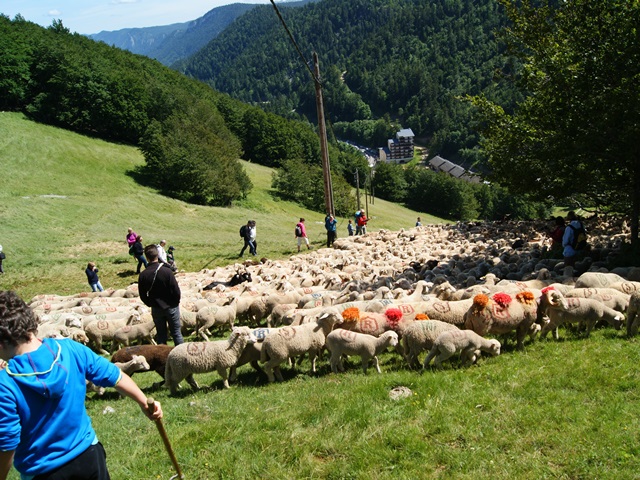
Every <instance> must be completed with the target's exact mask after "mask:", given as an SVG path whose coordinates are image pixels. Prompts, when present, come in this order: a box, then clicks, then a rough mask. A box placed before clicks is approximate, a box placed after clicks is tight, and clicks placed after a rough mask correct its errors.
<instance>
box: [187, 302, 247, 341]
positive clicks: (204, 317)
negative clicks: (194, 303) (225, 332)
mask: <svg viewBox="0 0 640 480" xmlns="http://www.w3.org/2000/svg"><path fill="white" fill-rule="evenodd" d="M236 307H237V297H234V298H233V299H232V300H231V302H229V305H227V306H224V307H215V306H212V307H205V308H202V309H200V310H198V313H197V314H196V334H198V335H200V336H201V337H202V338H204V339H205V340H206V341H209V337H208V336H207V335H206V334H205V333H204V331H205V330H207V329H209V328H211V327H215V326H216V325H224V324H229V325H230V326H231V328H232V329H233V324H234V323H235V321H236Z"/></svg>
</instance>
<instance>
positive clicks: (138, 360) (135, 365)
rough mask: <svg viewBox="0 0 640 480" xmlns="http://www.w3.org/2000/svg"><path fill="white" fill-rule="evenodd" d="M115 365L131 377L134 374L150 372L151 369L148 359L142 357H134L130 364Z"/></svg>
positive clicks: (119, 363) (117, 363)
mask: <svg viewBox="0 0 640 480" xmlns="http://www.w3.org/2000/svg"><path fill="white" fill-rule="evenodd" d="M113 364H114V365H115V366H116V367H118V368H119V369H120V370H122V371H123V372H124V373H126V374H127V375H129V376H131V375H132V374H133V373H134V372H148V371H149V370H150V368H151V367H150V366H149V363H148V362H147V359H146V358H145V357H143V356H142V355H134V356H133V357H132V358H131V360H129V361H128V362H114V363H113Z"/></svg>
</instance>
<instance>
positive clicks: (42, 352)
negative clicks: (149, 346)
mask: <svg viewBox="0 0 640 480" xmlns="http://www.w3.org/2000/svg"><path fill="white" fill-rule="evenodd" d="M120 377H121V372H120V369H119V368H118V367H117V366H115V365H114V364H112V363H110V362H109V361H108V360H106V359H104V358H102V357H100V356H98V355H96V354H95V353H94V352H93V351H91V350H90V349H89V348H87V347H85V346H84V345H82V344H80V343H77V342H75V341H73V340H67V339H64V340H60V339H55V340H54V339H51V338H46V339H44V341H43V343H42V345H41V346H40V348H38V349H37V350H36V351H34V352H31V353H27V354H23V355H18V356H16V357H13V358H12V359H10V360H9V362H8V364H7V368H6V369H4V370H2V371H0V450H1V451H11V450H15V456H14V462H13V463H14V466H15V468H16V470H18V471H19V472H20V473H21V474H22V475H23V476H31V475H40V474H42V473H46V472H49V471H52V470H54V469H56V468H58V467H60V466H61V465H64V464H65V463H67V462H69V461H70V460H73V459H74V458H76V457H77V456H78V455H80V454H81V453H83V452H84V451H85V450H86V449H87V448H89V447H90V446H91V445H92V444H93V443H95V441H96V433H95V431H94V430H93V427H92V426H91V419H90V418H89V415H87V411H86V410H85V405H84V401H85V394H86V385H85V379H87V380H90V381H91V382H93V383H94V384H96V385H98V386H101V387H113V386H115V385H116V384H117V383H118V381H119V380H120Z"/></svg>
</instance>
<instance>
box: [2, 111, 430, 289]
mask: <svg viewBox="0 0 640 480" xmlns="http://www.w3.org/2000/svg"><path fill="white" fill-rule="evenodd" d="M0 159H1V162H0V164H1V165H2V188H1V189H0V205H2V208H1V209H0V245H2V246H3V248H4V251H5V253H6V255H7V259H6V260H5V263H4V267H5V271H6V274H5V275H4V276H0V288H3V289H12V290H16V291H17V292H18V293H20V294H21V295H22V296H23V297H24V298H27V299H29V298H31V297H33V296H34V295H36V294H39V293H57V294H71V293H76V292H80V291H84V290H87V289H89V286H88V285H87V282H86V276H85V274H84V269H85V268H86V265H87V262H89V261H94V262H96V263H97V265H98V268H99V270H100V281H101V283H102V285H103V286H105V288H107V287H113V288H120V287H124V286H126V285H129V284H130V283H132V282H134V281H136V280H137V276H136V275H135V266H136V265H135V264H134V262H133V257H130V256H129V255H128V254H127V247H126V243H125V234H126V232H127V227H132V228H133V229H134V230H135V231H136V232H137V233H138V234H140V235H142V237H143V243H145V244H146V243H158V242H159V241H160V240H161V239H166V240H167V242H168V244H169V245H173V246H175V247H176V252H175V255H176V261H177V263H178V265H179V267H180V268H181V269H182V270H186V271H199V270H201V269H203V268H213V267H215V266H219V265H227V264H229V263H232V262H234V261H236V260H237V256H238V253H239V252H240V249H241V247H242V240H241V239H240V236H239V234H238V230H239V228H240V226H241V225H242V224H243V223H246V221H247V219H249V218H252V219H255V220H256V222H257V232H258V237H257V241H258V253H259V256H260V257H267V258H274V259H275V258H286V257H287V256H288V255H290V254H292V253H294V252H295V250H296V246H295V238H294V237H293V229H294V226H295V224H296V222H297V221H298V219H299V218H300V217H304V218H305V219H306V224H307V230H308V235H309V238H310V240H311V242H312V244H314V245H316V246H320V245H322V244H323V243H324V242H326V231H325V229H324V215H322V214H320V213H317V212H311V211H309V210H305V209H303V208H301V207H299V206H298V205H296V204H293V203H291V202H285V201H280V200H278V199H277V198H276V197H274V195H273V191H272V190H271V174H272V170H271V169H269V168H266V167H263V166H260V165H255V164H251V163H247V162H243V165H244V166H245V168H246V169H247V172H248V174H249V176H250V177H251V180H252V182H253V184H254V188H253V190H252V192H251V194H250V195H249V196H248V198H247V199H246V200H243V201H242V202H239V203H238V204H237V205H236V206H234V207H232V208H215V207H203V206H198V205H189V204H186V203H184V202H180V201H178V200H173V199H170V198H167V197H164V196H161V195H158V194H157V193H156V192H155V191H154V190H153V189H150V188H147V187H143V186H140V185H138V184H136V183H135V181H134V180H133V178H132V176H131V172H132V170H133V169H134V168H135V167H136V166H138V165H141V164H142V163H143V162H144V160H143V157H142V155H141V154H140V152H139V151H138V150H137V149H136V148H134V147H130V146H125V145H114V144H111V143H107V142H103V141H100V140H95V139H92V138H88V137H83V136H80V135H77V134H74V133H71V132H68V131H65V130H60V129H57V128H53V127H50V126H46V125H41V124H37V123H34V122H31V121H28V120H27V119H25V118H24V117H22V116H21V115H19V114H15V113H6V112H4V113H0ZM361 205H362V208H364V206H365V198H364V196H362V199H361ZM418 215H419V216H421V217H422V221H423V223H435V222H440V221H441V220H439V219H437V218H435V217H431V216H429V215H426V214H424V213H418V212H414V211H412V210H409V209H406V208H403V207H401V206H399V205H397V204H394V203H390V202H386V201H384V200H380V199H374V200H373V201H370V202H369V217H370V218H371V221H370V223H369V227H370V229H379V228H385V229H391V230H399V229H400V228H402V227H405V228H406V227H412V226H413V225H414V224H415V219H416V216H418ZM338 221H339V224H338V229H339V231H338V236H344V235H346V234H347V219H345V218H339V219H338Z"/></svg>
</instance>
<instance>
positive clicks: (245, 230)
mask: <svg viewBox="0 0 640 480" xmlns="http://www.w3.org/2000/svg"><path fill="white" fill-rule="evenodd" d="M240 236H241V237H242V239H243V240H244V246H243V247H242V250H240V255H239V256H240V257H242V256H243V255H244V251H245V250H246V249H247V247H249V253H250V254H251V255H253V256H254V257H255V256H256V255H257V254H258V244H257V243H256V221H255V220H248V221H247V224H246V225H243V226H242V227H240Z"/></svg>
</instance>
